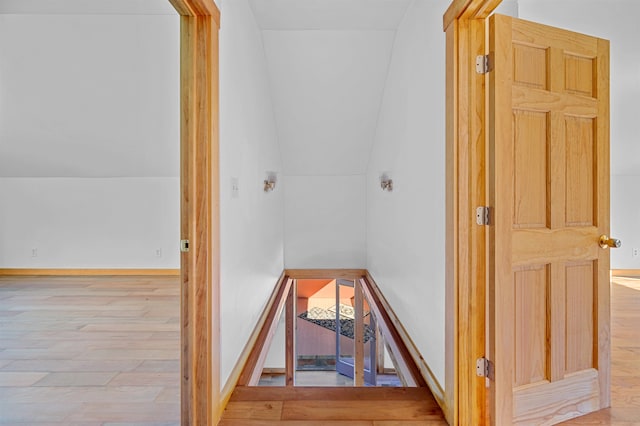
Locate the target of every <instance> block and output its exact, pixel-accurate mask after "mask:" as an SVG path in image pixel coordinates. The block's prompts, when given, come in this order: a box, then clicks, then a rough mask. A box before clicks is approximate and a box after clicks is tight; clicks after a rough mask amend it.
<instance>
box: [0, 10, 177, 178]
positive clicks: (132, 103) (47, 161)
mask: <svg viewBox="0 0 640 426" xmlns="http://www.w3.org/2000/svg"><path fill="white" fill-rule="evenodd" d="M179 30H180V21H179V18H178V16H175V15H174V16H167V15H154V16H144V15H102V16H99V15H89V16H80V15H0V176H3V177H17V176H23V177H36V176H37V177H136V176H138V177H142V176H145V177H158V176H162V177H177V176H178V171H179V160H178V158H179V153H180V150H179V143H180V142H179V140H180V119H179V117H180V109H179V96H180V67H179V61H180V34H179Z"/></svg>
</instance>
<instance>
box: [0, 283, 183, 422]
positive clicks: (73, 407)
mask: <svg viewBox="0 0 640 426" xmlns="http://www.w3.org/2000/svg"><path fill="white" fill-rule="evenodd" d="M179 297H180V287H179V277H37V278H36V277H0V424H2V425H34V426H40V425H41V426H44V425H83V426H92V425H119V426H124V425H128V424H136V425H177V424H179V420H180V397H179V392H180V390H179V389H180V388H179V386H180V367H179V356H180V348H179V345H180V330H179V315H180V308H179V306H180V305H179Z"/></svg>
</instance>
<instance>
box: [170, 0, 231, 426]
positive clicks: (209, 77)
mask: <svg viewBox="0 0 640 426" xmlns="http://www.w3.org/2000/svg"><path fill="white" fill-rule="evenodd" d="M169 1H170V3H171V4H172V5H173V6H174V7H175V9H176V11H177V12H178V13H179V14H180V15H181V16H180V192H181V194H180V238H181V239H182V240H188V241H189V243H188V251H183V252H182V253H181V257H180V268H181V280H180V282H181V291H180V321H181V338H180V350H181V354H180V359H181V361H180V363H181V383H180V395H181V401H180V402H181V423H182V425H185V426H186V425H213V424H217V422H218V420H219V416H220V355H219V347H220V328H219V324H220V321H219V317H220V237H219V235H220V209H219V178H218V169H219V162H218V157H219V155H218V154H219V149H218V137H219V121H218V120H219V118H218V93H219V88H218V72H219V70H218V53H219V52H218V49H219V46H218V30H219V28H220V11H219V10H218V8H217V7H216V5H215V3H214V1H213V0H169Z"/></svg>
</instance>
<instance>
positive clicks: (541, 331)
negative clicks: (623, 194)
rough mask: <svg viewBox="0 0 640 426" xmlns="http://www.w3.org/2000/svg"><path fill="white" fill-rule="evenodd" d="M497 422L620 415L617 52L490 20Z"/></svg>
mask: <svg viewBox="0 0 640 426" xmlns="http://www.w3.org/2000/svg"><path fill="white" fill-rule="evenodd" d="M489 50H490V52H491V53H490V61H491V63H492V67H493V69H492V71H491V73H490V76H489V91H488V92H489V126H488V129H489V170H490V171H489V174H490V178H489V184H490V190H489V194H490V205H491V207H492V214H493V218H492V221H493V223H492V226H491V229H490V253H489V259H490V260H489V262H490V265H489V274H490V277H489V310H488V342H489V358H490V359H491V360H492V361H493V362H494V365H495V370H494V371H495V381H494V382H492V383H491V392H490V398H491V410H490V411H491V418H492V423H495V424H510V423H515V424H554V423H557V422H559V421H562V420H566V419H569V418H573V417H576V416H579V415H582V414H586V413H588V412H591V411H595V410H598V409H600V408H604V407H607V406H609V340H610V337H609V334H610V333H609V253H608V251H607V250H603V249H601V248H600V247H599V245H598V239H599V236H600V235H602V234H607V235H608V232H609V62H608V56H609V43H608V41H606V40H601V39H597V38H594V37H589V36H585V35H581V34H576V33H573V32H569V31H565V30H560V29H556V28H552V27H548V26H544V25H540V24H535V23H531V22H527V21H523V20H519V19H515V18H510V17H505V16H500V15H494V16H492V17H491V18H490V19H489Z"/></svg>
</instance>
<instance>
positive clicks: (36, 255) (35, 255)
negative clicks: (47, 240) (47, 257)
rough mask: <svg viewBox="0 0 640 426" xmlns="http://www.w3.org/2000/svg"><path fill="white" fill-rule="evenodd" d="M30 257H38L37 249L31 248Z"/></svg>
mask: <svg viewBox="0 0 640 426" xmlns="http://www.w3.org/2000/svg"><path fill="white" fill-rule="evenodd" d="M31 257H38V249H37V248H32V249H31Z"/></svg>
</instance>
